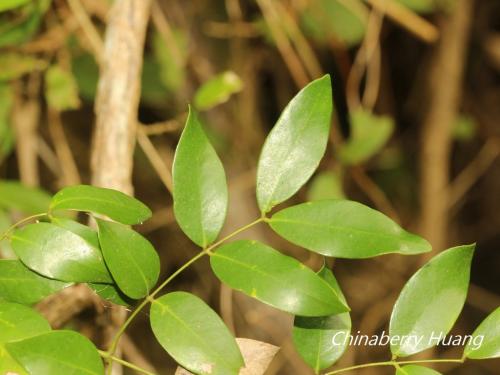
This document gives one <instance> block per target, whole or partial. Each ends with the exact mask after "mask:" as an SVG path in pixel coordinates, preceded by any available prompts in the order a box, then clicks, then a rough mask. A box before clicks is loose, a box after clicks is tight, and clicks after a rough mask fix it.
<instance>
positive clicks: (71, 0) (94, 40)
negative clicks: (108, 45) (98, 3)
mask: <svg viewBox="0 0 500 375" xmlns="http://www.w3.org/2000/svg"><path fill="white" fill-rule="evenodd" d="M68 5H69V7H70V8H71V11H72V12H73V14H74V15H75V18H76V19H77V21H78V23H79V24H80V27H81V28H82V30H83V32H84V33H85V35H86V36H87V39H88V41H89V43H90V45H91V46H92V49H93V50H94V54H95V56H96V60H97V61H98V62H99V63H101V62H102V58H103V50H104V43H103V42H102V38H101V36H100V35H99V33H98V32H97V29H96V27H95V26H94V24H93V23H92V20H91V19H90V17H89V15H88V14H87V11H86V10H85V8H84V7H83V5H82V3H81V2H80V0H68Z"/></svg>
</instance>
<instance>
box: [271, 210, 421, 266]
mask: <svg viewBox="0 0 500 375" xmlns="http://www.w3.org/2000/svg"><path fill="white" fill-rule="evenodd" d="M269 224H270V226H271V228H272V229H273V230H274V231H275V232H276V233H278V234H279V235H280V236H281V237H283V238H285V239H287V240H288V241H290V242H292V243H294V244H296V245H299V246H302V247H305V248H306V249H308V250H311V251H314V252H316V253H319V254H323V255H326V256H331V257H338V258H370V257H374V256H378V255H382V254H387V253H400V254H419V253H424V252H428V251H431V245H430V244H429V243H428V242H427V241H426V240H424V239H423V238H421V237H419V236H416V235H414V234H411V233H408V232H406V231H405V230H403V229H401V227H400V226H399V225H397V224H396V223H395V222H394V221H392V220H391V219H389V218H388V217H387V216H385V215H384V214H382V213H380V212H378V211H376V210H373V209H371V208H369V207H367V206H364V205H362V204H360V203H357V202H353V201H349V200H323V201H317V202H308V203H303V204H299V205H297V206H292V207H289V208H285V209H284V210H281V211H279V212H277V213H276V214H274V215H273V216H272V217H271V219H269Z"/></svg>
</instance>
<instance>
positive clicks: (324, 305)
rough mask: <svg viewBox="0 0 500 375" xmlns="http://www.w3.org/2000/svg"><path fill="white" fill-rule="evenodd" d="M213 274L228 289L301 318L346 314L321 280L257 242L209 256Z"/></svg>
mask: <svg viewBox="0 0 500 375" xmlns="http://www.w3.org/2000/svg"><path fill="white" fill-rule="evenodd" d="M210 264H211V266H212V269H213V271H214V272H215V275H216V276H217V277H218V278H219V279H220V280H221V281H222V282H223V283H226V284H227V285H229V286H230V287H231V288H233V289H236V290H239V291H241V292H243V293H245V294H247V295H249V296H251V297H253V298H256V299H258V300H259V301H262V302H264V303H267V304H269V305H271V306H274V307H276V308H278V309H280V310H283V311H286V312H290V313H292V314H295V315H303V316H325V315H332V314H336V313H342V312H346V311H349V308H348V307H347V306H346V304H345V303H344V302H343V301H342V300H341V299H340V297H339V295H338V294H337V292H336V291H335V289H334V288H332V287H331V286H330V285H329V284H328V283H327V282H326V281H325V280H323V279H322V278H321V277H319V276H318V275H317V274H316V273H314V271H312V270H311V269H310V268H307V267H306V266H305V265H303V264H302V263H300V262H299V261H298V260H296V259H294V258H292V257H289V256H286V255H283V254H281V253H280V252H279V251H276V250H274V249H273V248H271V247H269V246H267V245H264V244H262V243H260V242H257V241H248V240H242V241H236V242H232V243H229V244H226V245H224V246H222V247H220V248H219V249H218V250H217V252H216V253H214V254H213V255H212V256H211V257H210Z"/></svg>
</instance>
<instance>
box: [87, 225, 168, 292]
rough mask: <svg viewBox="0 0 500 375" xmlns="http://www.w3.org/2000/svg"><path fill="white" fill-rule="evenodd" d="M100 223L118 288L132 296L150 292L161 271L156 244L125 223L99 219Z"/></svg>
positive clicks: (102, 245) (103, 241) (102, 241)
mask: <svg viewBox="0 0 500 375" xmlns="http://www.w3.org/2000/svg"><path fill="white" fill-rule="evenodd" d="M97 225H98V226H99V242H100V243H101V248H102V253H103V255H104V259H105V260H106V264H107V266H108V268H109V271H110V272H111V275H113V279H114V280H115V282H116V284H117V285H118V287H119V288H120V289H121V290H122V291H123V293H125V294H126V295H127V296H129V297H130V298H134V299H138V298H142V297H144V296H146V295H148V294H149V291H150V290H151V288H152V287H153V286H154V285H155V284H156V282H157V281H158V276H159V274H160V259H159V257H158V254H157V253H156V250H155V249H154V247H153V245H151V243H150V242H149V241H148V240H147V239H145V238H144V237H142V236H141V235H140V234H139V233H137V232H136V231H134V230H132V229H130V228H129V227H127V226H125V225H123V224H119V223H113V222H111V221H104V220H99V219H97Z"/></svg>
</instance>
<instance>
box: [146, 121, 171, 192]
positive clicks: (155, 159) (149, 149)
mask: <svg viewBox="0 0 500 375" xmlns="http://www.w3.org/2000/svg"><path fill="white" fill-rule="evenodd" d="M137 142H138V143H139V146H141V149H142V151H144V154H145V155H146V157H147V158H148V160H149V162H150V163H151V165H152V166H153V168H154V170H155V172H156V174H157V175H158V177H160V180H161V182H163V185H165V187H166V188H167V190H168V191H169V192H170V193H171V194H172V191H173V186H172V174H171V173H170V168H169V167H168V166H167V165H166V164H165V162H164V161H163V159H162V158H161V156H160V155H159V154H158V151H157V150H156V148H155V146H154V145H153V143H152V142H151V140H150V139H149V137H148V136H147V135H146V134H145V133H144V130H143V128H142V127H139V128H138V130H137Z"/></svg>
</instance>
